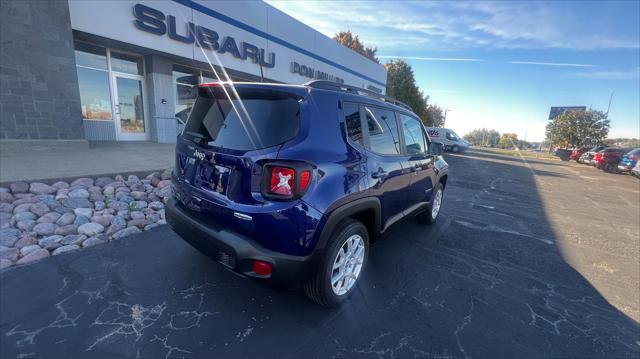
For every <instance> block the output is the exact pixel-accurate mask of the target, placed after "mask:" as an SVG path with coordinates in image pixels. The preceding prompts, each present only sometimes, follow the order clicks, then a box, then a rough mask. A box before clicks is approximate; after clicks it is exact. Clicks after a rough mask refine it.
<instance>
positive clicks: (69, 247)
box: [51, 244, 80, 256]
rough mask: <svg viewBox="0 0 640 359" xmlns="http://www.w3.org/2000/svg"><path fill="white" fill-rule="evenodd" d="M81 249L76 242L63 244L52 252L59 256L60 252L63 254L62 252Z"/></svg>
mask: <svg viewBox="0 0 640 359" xmlns="http://www.w3.org/2000/svg"><path fill="white" fill-rule="evenodd" d="M78 249H80V246H78V245H75V244H69V245H67V246H62V247H60V248H58V249H56V250H54V251H53V252H52V253H51V254H52V255H54V256H57V255H58V254H62V253H66V252H72V251H76V250H78Z"/></svg>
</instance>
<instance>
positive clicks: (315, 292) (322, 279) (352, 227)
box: [304, 218, 369, 307]
mask: <svg viewBox="0 0 640 359" xmlns="http://www.w3.org/2000/svg"><path fill="white" fill-rule="evenodd" d="M353 235H359V236H360V237H361V238H362V240H363V242H364V259H363V261H362V268H361V270H360V273H359V275H358V278H357V279H356V282H355V284H353V286H352V287H351V288H350V289H349V290H348V291H347V292H346V293H344V294H342V295H338V294H336V293H335V292H334V290H333V287H332V285H331V277H332V275H333V264H334V262H335V260H336V257H337V255H338V251H339V250H340V248H341V247H342V246H343V245H344V243H345V242H346V241H347V239H349V238H350V237H351V236H353ZM368 256H369V234H368V232H367V228H366V227H365V226H364V225H363V224H362V223H360V222H358V221H356V220H353V219H350V218H349V219H346V220H344V221H342V222H341V223H340V224H339V225H338V226H337V227H336V228H335V230H334V231H333V233H332V234H331V239H329V242H328V243H327V245H326V247H325V251H324V255H323V257H322V258H321V260H320V261H319V264H318V268H317V271H316V273H315V274H314V275H313V276H312V277H311V279H310V280H309V281H308V282H307V283H306V284H305V285H304V292H305V294H306V295H307V296H308V297H309V298H310V299H311V300H313V301H314V302H316V303H318V304H320V305H322V306H324V307H337V306H339V305H340V304H342V303H343V302H344V301H345V300H347V299H348V298H349V296H351V294H352V293H353V292H354V290H355V289H356V287H357V286H358V284H359V280H360V278H361V277H362V273H363V272H364V270H365V269H366V266H367V258H368Z"/></svg>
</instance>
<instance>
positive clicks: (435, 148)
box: [429, 142, 444, 156]
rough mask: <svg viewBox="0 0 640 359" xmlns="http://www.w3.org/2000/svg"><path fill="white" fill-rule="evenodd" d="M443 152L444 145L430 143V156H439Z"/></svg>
mask: <svg viewBox="0 0 640 359" xmlns="http://www.w3.org/2000/svg"><path fill="white" fill-rule="evenodd" d="M443 152H444V145H442V143H440V142H431V143H430V144H429V154H430V155H432V156H440V155H441V154H442V153H443Z"/></svg>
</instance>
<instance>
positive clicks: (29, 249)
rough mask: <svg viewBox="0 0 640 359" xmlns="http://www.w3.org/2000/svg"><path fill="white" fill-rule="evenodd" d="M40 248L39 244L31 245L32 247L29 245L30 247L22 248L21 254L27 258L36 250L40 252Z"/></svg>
mask: <svg viewBox="0 0 640 359" xmlns="http://www.w3.org/2000/svg"><path fill="white" fill-rule="evenodd" d="M40 248H41V247H40V246H39V245H37V244H31V245H28V246H25V247H22V248H21V249H20V254H21V255H22V256H23V257H24V256H26V255H27V254H29V253H31V252H33V251H35V250H38V249H40Z"/></svg>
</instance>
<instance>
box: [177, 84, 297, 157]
mask: <svg viewBox="0 0 640 359" xmlns="http://www.w3.org/2000/svg"><path fill="white" fill-rule="evenodd" d="M226 90H227V91H226V92H227V93H228V95H229V96H230V97H231V100H230V99H229V98H228V97H227V93H225V91H224V89H223V88H222V87H204V88H201V89H200V90H199V93H198V98H197V99H196V102H195V104H194V106H193V110H192V111H191V114H190V115H189V120H188V121H187V124H186V126H185V129H184V132H183V135H184V136H186V137H190V138H191V139H192V140H194V141H196V142H199V143H207V144H208V145H209V146H215V147H220V148H225V149H231V150H242V151H250V150H257V149H262V148H267V147H271V146H276V145H279V144H282V143H284V142H286V141H288V140H290V139H292V138H293V137H295V135H296V134H297V132H298V125H299V122H300V120H299V118H300V105H299V102H298V101H299V100H300V98H298V97H297V96H295V95H293V94H290V93H285V92H281V91H273V90H263V89H246V88H245V89H243V88H237V89H236V90H237V93H238V96H239V97H240V99H241V100H237V97H236V96H235V95H234V93H233V91H232V90H231V88H229V87H227V88H226Z"/></svg>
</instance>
